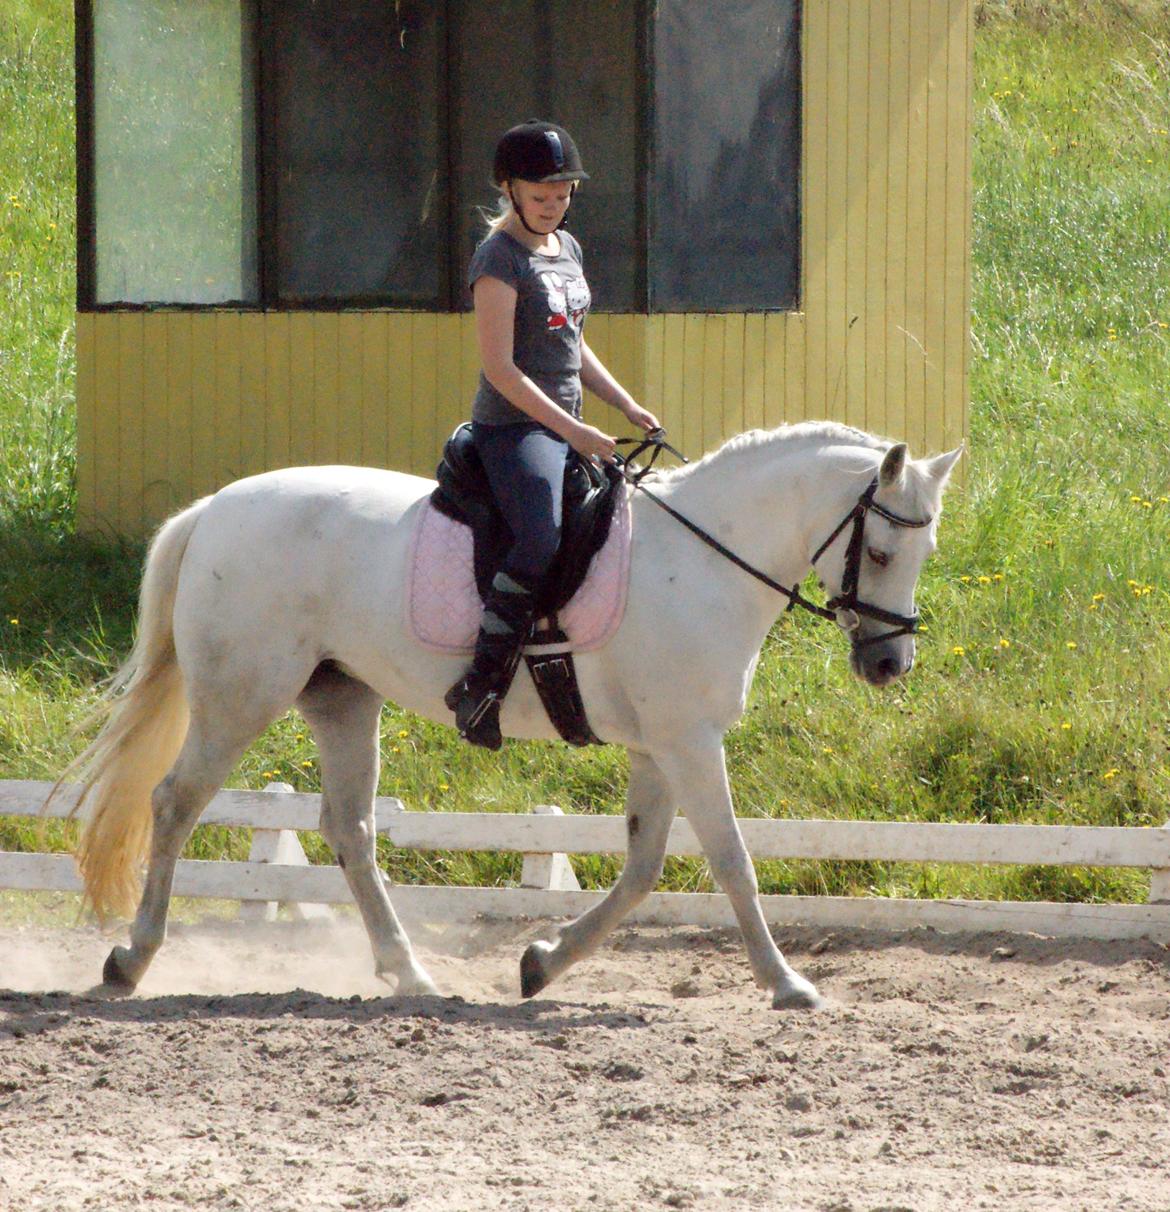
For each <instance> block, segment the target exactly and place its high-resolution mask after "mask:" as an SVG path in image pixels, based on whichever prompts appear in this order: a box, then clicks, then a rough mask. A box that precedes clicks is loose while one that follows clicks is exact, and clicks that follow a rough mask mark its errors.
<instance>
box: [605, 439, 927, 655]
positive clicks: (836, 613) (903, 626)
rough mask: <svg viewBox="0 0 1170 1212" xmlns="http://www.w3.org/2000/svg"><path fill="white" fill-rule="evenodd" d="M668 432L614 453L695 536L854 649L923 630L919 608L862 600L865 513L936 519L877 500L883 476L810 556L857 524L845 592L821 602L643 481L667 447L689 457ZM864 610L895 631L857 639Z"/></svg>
mask: <svg viewBox="0 0 1170 1212" xmlns="http://www.w3.org/2000/svg"><path fill="white" fill-rule="evenodd" d="M665 437H666V432H665V430H663V429H655V430H651V431H650V433H648V434H647V436H646V437H645V439H643V440H641V441H639V439H637V438H621V439H619V442H618V444H619V445H624V444H627V443H629V444H632V445H633V446H634V449H633V450H631V451H630V453H629V454H628V455H625V456H623V455H620V454H619V455H616V456H615V462H616V465H617V468H618V473H619V474H620V475H621V476H622V478H623V479H625V481H626V482H627V483H628V484H631V485H633V487H634V488H635V489H637V490H638V491H639V492H642V493H643V494H645V495H646V496H647V497H649V498H650V500H652V501H653V502H654V504H655V505H657V506H658V507H659V509H663V510H665V511H666V512H667V513H668V514H670V516H671V517H672V518H674V519H675V520H676V521H677V522H681V523H682V525H683V526H685V527H686V528H687V529H688V530H689V531H690V532H691V533H692V534H693V535H695V536H696V537H697V538H699V539H702V540H703V542H704V543H706V544H707V546H708V547H711V548H713V549H714V550H715V551H717V552H719V554H720V555H721V556H723V557H724V558H725V559H728V560H730V561H731V562H732V563H733V564H734V565H735V566H736V567H737V568H742V569H743V571H744V572H746V573H747V574H748V575H749V576H752V577H755V579H756V580H757V581H760V582H762V583H763V584H765V585H767V586H768V588H769V589H774V590H775V591H776V592H777V593H779V594H783V596H784V597H786V598H787V599H788V609H789V610H795V609H796V607H797V606H799V607H801V608H802V609H803V610H807V611H808V612H809V613H810V614H815V615H816V616H817V617H818V618H822V619H829V620H830V621H832V622H835V623H837V625H838V626H840V627H841V628H842V629H843V630H844V631H845V632H846V633H847V634H848V635H849V639H850V643H851V644H852V645H853V647H854V648H865V647H868V645H870V644H877V643H880V642H881V641H882V640H891V639H894V638H895V637H897V636H902V635H913V634H914V633H915V632H916V631H917V630H918V620H919V614H918V612H917V611H915V612H914V613H913V614H897V613H896V612H895V611H892V610H883V609H882V607H880V606H874V605H873V604H872V603H870V602H866V601H863V600H862V599H861V598H860V597H858V594H857V586H858V582H859V581H860V579H861V559H862V553H863V551H864V549H865V518H866V515H867V514H868V513H871V512H872V513H876V514H877V515H878V516H879V517H882V518H885V519H886V521H887V522H889V523H891V525H894V526H901V527H903V528H905V529H908V530H920V529H922V527H924V526H929V525H930V524H931V522H932V521H933V520H934V519H933V518H924V519H919V518H904V517H902V516H901V514H897V513H894V512H893V511H892V510H889V509H886V507H885V506H884V505H879V504H878V503H877V502H876V501H875V500H874V499H873V498H874V493H876V492H877V488H878V477H877V476H876V475H875V476H874V478H873V479H872V480H871V481H870V483H869V486H868V487H867V488H866V490H865V491H864V492H863V493H862V494H861V496H860V497H858V498H857V504H856V505H854V507H853V508H852V509H851V510H850V511H849V512H848V513H847V514H846V515H845V516H844V517H843V518H842V519H841V521H840V522H839V523H838V524H837V526H836V527H835V529H834V530H833V533H832V534H830V535H829V537H828V538H827V539H826V540H825V541H824V542H823V543H822V544H821V545H820V546H819V547H818V548H817V550H816V552H815V553H814V555H813V557H812V559H811V561H810V563H811V564H812V565H813V566H814V567H815V566H816V562H817V560H819V559H820V558H821V556H823V555H824V554H825V552H826V551H827V550H828V549H829V547H830V546H832V544H833V542H834V541H835V540H836V539H837V537H838V536H839V535H840V534H841V532H842V531H843V530H844V529H845V528H846V527H847V526H848V525H849V524H850V523H852V524H853V531H852V533H851V534H850V536H849V546H848V547H847V548H846V550H845V576H844V579H843V580H842V582H841V592H840V593H839V594H838V595H837V596H836V597H835V598H830V599H829V601H828V602H826V603H825V605H824V606H818V605H817V604H816V602H812V601H809V599H808V598H806V597H805V596H804V595H803V594H802V593H801V592H800V590H799V588H797V587H796V586H795V585H794V586H793V587H792V588H791V589H789V588H788V587H787V586H786V585H781V584H780V582H779V581H775V580H773V579H772V578H771V577H770V576H768V574H767V573H764V572H761V571H760V570H759V569H758V568H754V567H753V566H752V565H751V564H749V563H748V562H747V561H746V560H744V559H742V558H741V557H740V556H738V555H736V554H735V552H734V551H732V550H731V549H730V548H729V547H726V546H724V544H722V543H721V542H719V540H718V539H716V538H715V537H714V536H713V535H710V534H708V533H707V531H705V530H704V529H703V528H702V527H701V526H698V525H696V524H695V523H694V522H692V521H691V520H690V518H688V517H685V516H684V515H683V514H681V513H679V511H678V510H677V509H675V508H674V507H673V506H671V505H668V504H667V503H666V502H665V501H664V500H663V499H662V498H661V497H658V496H655V495H654V493H652V492H651V491H650V490H649V489H648V488H647V487H646V486H645V485H644V484H643V483H642V480H643V478H644V477H645V476H646V475H648V474H649V472H650V471H651V470H652V468H653V467H654V463H655V461H656V460H657V458H658V456H659V454H661V452H662V451H663V450H668V451H669V452H670V453H671V454H672V455H674V456H675V458H677V459H680V460H681V461H682V462H683V463H686V462H689V460H688V459H687V458H686V456H685V455H683V454H680V453H679V451H677V450H675V449H674V447H673V446H671V445H669V444H668V443H667V442H666V440H665ZM647 450H650V451H651V454H650V458H649V460H648V461H647V463H646V466H645V467H639V468H633V467H632V464H633V462H634V460H635V459H636V458H638V457H639V456H640V455H642V454H644V453H645V452H646V451H647ZM842 615H846V616H848V615H851V616H852V619H851V620H848V619H847V620H846V621H842ZM861 615H864V616H865V617H866V618H870V619H876V620H877V621H878V622H879V623H888V624H889V625H890V627H891V628H892V630H890V631H883V632H881V633H879V634H878V635H871V636H869V637H867V638H866V639H864V640H863V639H860V638H858V633H859V631H860V628H861V619H860V617H859V616H861Z"/></svg>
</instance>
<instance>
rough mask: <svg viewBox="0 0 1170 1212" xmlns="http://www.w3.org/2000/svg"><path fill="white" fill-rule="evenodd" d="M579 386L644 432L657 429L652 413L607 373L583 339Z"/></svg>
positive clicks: (655, 418)
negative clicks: (586, 389)
mask: <svg viewBox="0 0 1170 1212" xmlns="http://www.w3.org/2000/svg"><path fill="white" fill-rule="evenodd" d="M581 386H582V387H586V388H588V389H589V391H591V392H593V394H594V395H595V396H597V397H598V398H599V399H600V400H603V401H604V402H605V403H606V404H608V405H610V407H612V408H616V409H617V410H618V411H619V412H621V413H622V414H623V415H624V416H625V417H626V418H627V419H628V420H629V421H631V422H632V423H633V424H634V425H637V426H639V427H641V428H642V429H645V430H651V429H657V428H658V418H657V417H656V416H655V415H654V414H653V413H652V412H647V410H646V409H645V408H643V407H642V406H641V405H640V404H639V403H638V402H637V401H636V400H635V399H634V397H633V396H631V395H630V393H629V392H628V391H626V389H625V388H624V387H623V386H622V385H621V384H620V383H619V382H618V381H617V379H615V378H614V377H613V375H611V374H610V373H609V371H608V370H607V369H606V367H605V365H604V364H603V363H602V361H601V359H600V358H599V357H598V356H597V355H596V354H595V353H594V352H593V350H592V349H590V348H589V345H588V343H587V342H586V340H585V338H584V337H582V338H581Z"/></svg>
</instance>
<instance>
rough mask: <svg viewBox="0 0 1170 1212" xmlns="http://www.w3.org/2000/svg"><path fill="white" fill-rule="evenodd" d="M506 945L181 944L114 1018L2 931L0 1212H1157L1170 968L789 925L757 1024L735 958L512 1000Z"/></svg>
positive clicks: (211, 939) (517, 936)
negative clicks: (391, 970)
mask: <svg viewBox="0 0 1170 1212" xmlns="http://www.w3.org/2000/svg"><path fill="white" fill-rule="evenodd" d="M546 930H547V928H546V927H542V926H541V925H540V924H537V923H524V924H520V925H517V924H507V925H500V924H484V925H482V926H479V927H475V928H472V929H467V928H461V929H459V930H457V931H456V930H447V931H441V930H437V929H428V928H426V927H425V926H420V925H415V926H414V927H413V930H412V935H413V937H414V939H415V942H416V945H417V946H418V949H419V951H420V953H421V954H422V956H423V957H424V960H425V961H426V962H427V963H428V965H429V967H430V970H431V972H432V975H434V976H435V978H436V980H437V981H438V982H439V983H440V985H441V987H442V988H443V989H444V990H445V991H447V992H449V993H450V994H452V995H453V996H452V997H450V998H445V999H419V1000H414V1001H404V1002H398V1001H395V1000H393V999H391V998H389V997H387V996H386V993H387V990H386V987H385V986H383V985H382V984H380V982H378V981H377V980H376V979H375V978H374V977H373V976H372V975H371V962H370V959H369V956H368V951H367V949H366V943H365V937H364V935H363V934H362V933H361V931H360V928H359V927H358V926H357V925H356V924H355V923H354V922H353V921H352V919H345V920H343V921H341V922H339V923H338V924H335V925H326V926H312V927H305V926H295V925H293V924H291V923H275V924H273V925H269V926H245V925H242V924H236V923H223V922H219V923H214V922H211V923H204V924H201V925H199V924H191V925H186V926H174V927H172V935H171V938H170V940H169V941H168V943H167V945H166V946H165V947H164V948H163V950H162V952H161V953H160V954H159V957H158V959H157V960H156V962H155V965H154V967H153V968H152V969H151V971H150V972H149V973H148V975H147V978H146V980H145V981H144V982H143V985H142V987H141V988H140V990H139V993H138V995H137V996H135V997H133V998H131V999H129V1000H125V1001H114V1002H109V1001H101V1000H97V999H94V998H91V997H87V996H86V994H85V992H84V991H85V990H86V988H87V987H89V986H90V985H91V984H93V983H94V982H95V981H96V979H97V977H98V974H99V972H100V969H101V964H102V960H103V959H104V957H105V954H106V952H107V950H108V949H109V945H110V939H109V938H106V937H103V936H102V935H100V934H99V933H98V932H97V931H96V930H93V929H90V928H86V927H79V928H76V929H73V930H65V929H58V928H47V927H23V928H18V927H15V926H0V1208H3V1209H13V1210H15V1212H75V1210H80V1209H86V1210H93V1212H111V1210H113V1209H130V1208H133V1209H152V1210H153V1209H159V1210H166V1209H172V1208H175V1209H177V1208H192V1207H197V1208H200V1209H216V1210H217V1209H237V1208H238V1209H251V1210H255V1212H286V1210H287V1212H318V1210H332V1209H360V1210H370V1212H381V1210H383V1209H391V1208H408V1209H412V1210H420V1209H455V1210H460V1212H461V1210H465V1209H466V1210H469V1212H470V1210H475V1212H478V1210H480V1209H504V1208H506V1209H531V1210H532V1212H538V1210H539V1212H548V1210H553V1212H560V1210H562V1209H566V1210H570V1209H639V1210H640V1209H653V1208H696V1209H704V1210H712V1212H714V1210H716V1209H719V1210H724V1209H783V1210H784V1212H806V1210H807V1212H879V1210H880V1212H895V1210H906V1209H910V1210H913V1212H933V1210H945V1212H967V1210H969V1209H995V1210H997V1212H1003V1210H1009V1209H1010V1210H1014V1209H1045V1210H1048V1209H1060V1210H1061V1212H1080V1210H1082V1209H1084V1210H1093V1212H1097V1210H1108V1212H1115V1210H1134V1212H1136V1210H1139V1209H1140V1210H1150V1212H1170V1081H1168V1079H1167V1070H1168V1068H1170V950H1168V949H1167V948H1165V947H1162V946H1159V945H1156V944H1152V943H1148V942H1139V943H1116V944H1100V943H1068V942H1056V941H1052V940H1047V939H1041V938H1037V937H1031V936H1029V937H1009V936H1006V935H995V936H992V935H942V934H937V933H933V932H918V931H916V932H913V933H907V934H900V935H890V934H878V933H872V934H863V933H857V932H839V933H837V934H832V935H826V934H825V932H824V931H820V932H810V931H787V932H784V933H783V935H782V936H781V938H780V942H781V946H782V947H783V948H784V950H785V951H786V952H787V953H788V955H789V957H790V959H792V960H793V962H794V963H795V964H796V966H797V967H798V968H800V969H801V970H802V971H803V972H805V973H806V974H807V975H808V976H810V977H812V978H813V979H814V980H816V981H817V983H818V984H819V985H820V987H821V990H822V992H823V993H825V994H826V995H828V997H829V998H830V999H831V1004H830V1007H829V1008H828V1009H826V1010H823V1011H821V1012H818V1013H815V1014H811V1015H810V1014H795V1013H791V1012H789V1013H776V1012H773V1011H772V1010H770V1009H769V1008H768V1006H767V1003H766V1000H765V998H764V997H763V996H762V995H761V994H760V993H759V992H758V991H757V990H756V989H755V988H754V987H753V985H752V984H751V981H750V977H749V973H748V968H747V961H746V958H745V956H744V953H743V950H742V947H741V945H740V942H739V939H738V937H737V936H734V935H730V934H726V933H722V932H711V931H697V930H682V929H649V928H642V929H638V930H629V931H624V932H621V933H619V934H618V935H617V936H616V937H615V939H614V940H613V944H612V945H611V946H608V947H606V948H604V949H603V950H602V951H601V952H600V953H599V954H598V955H597V956H595V957H594V958H593V959H591V960H589V961H587V962H586V963H584V964H582V965H581V966H580V967H578V968H577V969H575V970H573V971H571V972H570V973H569V974H568V975H567V976H566V977H565V978H563V979H562V980H561V981H560V982H559V983H557V984H554V985H553V986H551V987H550V989H548V990H546V991H545V994H544V995H542V996H541V997H539V998H537V999H536V1000H534V1001H532V1002H522V1001H520V999H519V996H518V990H517V964H518V960H519V956H520V953H521V951H522V949H523V947H524V946H525V944H526V943H527V942H528V941H529V940H530V939H532V938H535V937H541V936H544V935H545V934H546Z"/></svg>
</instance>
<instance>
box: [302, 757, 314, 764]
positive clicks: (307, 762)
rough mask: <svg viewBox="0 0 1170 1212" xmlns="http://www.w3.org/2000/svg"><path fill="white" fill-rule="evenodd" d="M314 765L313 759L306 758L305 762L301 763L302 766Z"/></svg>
mask: <svg viewBox="0 0 1170 1212" xmlns="http://www.w3.org/2000/svg"><path fill="white" fill-rule="evenodd" d="M312 764H313V762H312V759H311V758H305V760H304V761H303V762H302V763H301V765H302V766H311V765H312Z"/></svg>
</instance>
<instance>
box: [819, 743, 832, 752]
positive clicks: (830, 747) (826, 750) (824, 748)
mask: <svg viewBox="0 0 1170 1212" xmlns="http://www.w3.org/2000/svg"><path fill="white" fill-rule="evenodd" d="M821 752H822V753H832V752H833V746H832V745H825V746H824V747H823V748H822V749H821Z"/></svg>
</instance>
